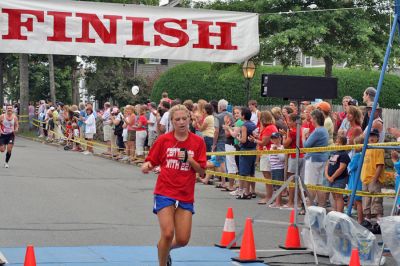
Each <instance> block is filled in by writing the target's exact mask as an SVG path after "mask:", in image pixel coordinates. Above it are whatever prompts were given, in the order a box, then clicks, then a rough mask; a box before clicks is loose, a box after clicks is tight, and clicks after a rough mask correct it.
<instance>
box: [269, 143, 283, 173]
mask: <svg viewBox="0 0 400 266" xmlns="http://www.w3.org/2000/svg"><path fill="white" fill-rule="evenodd" d="M274 146H275V144H272V145H271V150H272V148H273V147H274ZM277 149H278V150H283V145H280V146H279V147H277ZM269 162H270V163H271V170H277V169H284V168H285V154H270V155H269Z"/></svg>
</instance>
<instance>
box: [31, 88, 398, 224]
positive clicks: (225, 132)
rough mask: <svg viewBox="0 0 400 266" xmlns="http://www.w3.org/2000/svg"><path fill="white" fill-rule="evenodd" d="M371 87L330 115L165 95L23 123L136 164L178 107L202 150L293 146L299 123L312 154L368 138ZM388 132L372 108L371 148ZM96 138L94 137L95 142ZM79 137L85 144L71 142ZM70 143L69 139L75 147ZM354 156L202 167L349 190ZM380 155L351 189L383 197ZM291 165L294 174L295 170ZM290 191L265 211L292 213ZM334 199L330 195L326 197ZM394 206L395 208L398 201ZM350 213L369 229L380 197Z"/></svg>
mask: <svg viewBox="0 0 400 266" xmlns="http://www.w3.org/2000/svg"><path fill="white" fill-rule="evenodd" d="M375 94H376V90H375V89H374V88H371V87H370V88H367V89H366V90H365V91H364V94H363V103H364V104H365V105H364V106H363V107H361V106H358V102H357V101H356V100H355V99H353V98H352V97H350V96H345V97H343V99H342V107H343V110H342V111H341V112H333V111H332V106H331V104H330V103H329V102H326V101H320V102H317V103H314V104H312V103H311V102H308V101H303V102H301V104H300V106H298V105H297V102H294V101H292V102H290V103H289V104H288V105H285V106H283V107H282V108H281V107H274V108H272V109H270V110H259V109H258V106H257V102H256V101H255V100H250V101H249V102H248V105H247V106H245V107H232V106H231V105H230V104H229V103H228V102H227V101H226V100H224V99H221V100H219V101H216V100H211V101H209V102H207V101H206V100H203V99H201V100H198V101H197V102H193V101H192V100H190V99H186V100H184V101H183V102H182V100H180V99H174V100H172V99H170V98H169V97H168V94H167V93H166V92H165V93H163V95H162V98H161V100H160V102H158V103H155V102H151V101H147V102H145V103H143V104H137V105H134V106H133V105H126V106H124V107H121V108H120V107H119V106H115V105H112V104H110V103H109V102H106V103H104V105H103V108H102V109H99V110H94V108H93V105H92V104H91V103H86V104H83V103H81V104H79V106H76V105H72V106H67V105H64V104H63V103H61V102H58V103H55V104H52V103H46V102H45V101H40V102H39V103H38V104H37V107H36V109H35V107H34V106H33V104H31V105H30V106H29V119H30V121H32V119H34V118H37V119H38V120H39V121H40V126H39V128H38V134H39V137H40V138H46V140H47V141H50V142H53V141H60V142H66V143H65V145H66V146H67V147H69V148H70V149H72V150H73V151H82V152H84V153H85V154H91V153H93V152H94V148H93V141H94V140H95V139H99V137H100V139H101V140H102V141H104V143H105V145H106V149H105V150H104V153H103V155H104V156H109V157H113V158H115V159H116V160H121V161H128V162H132V163H141V162H143V161H144V159H145V155H146V154H147V150H148V149H150V148H151V147H152V145H153V144H154V142H155V141H156V140H157V137H158V136H160V135H161V134H165V133H167V132H171V131H172V130H173V126H172V123H171V121H170V118H169V109H170V108H171V107H173V106H174V105H177V104H183V105H184V106H185V107H186V108H187V109H188V110H189V112H190V114H191V117H190V119H191V123H190V131H191V132H192V133H193V134H197V135H199V136H201V137H202V138H203V139H204V142H205V144H206V148H207V152H213V151H215V152H224V151H253V150H281V149H285V148H288V149H289V148H292V149H293V148H296V147H297V146H296V134H297V132H296V131H297V123H300V124H301V126H300V133H299V134H300V146H299V148H302V147H305V148H317V147H325V146H332V145H340V146H343V145H352V144H362V143H363V142H364V136H365V135H366V133H367V132H366V130H367V125H368V121H369V117H370V116H371V109H372V104H373V100H374V97H375ZM386 131H389V132H388V133H392V134H393V135H395V136H397V137H400V131H399V130H396V129H389V130H386V129H385V125H384V123H383V120H382V110H381V108H380V107H379V106H378V108H377V109H376V112H375V115H374V117H373V123H372V129H371V132H370V136H369V139H368V142H369V143H379V142H384V139H385V134H386ZM96 136H97V137H96ZM82 139H85V140H86V141H84V142H82V141H78V142H77V141H76V140H82ZM74 140H75V141H74ZM359 158H360V150H351V151H344V150H337V151H333V152H314V153H307V154H300V160H299V164H298V165H297V163H296V155H295V154H288V155H285V154H271V155H262V156H259V157H258V156H256V155H250V156H248V155H237V156H235V155H225V156H221V155H218V156H215V155H208V156H207V159H208V163H207V168H209V169H214V170H216V171H219V172H226V173H229V174H238V175H241V176H255V173H256V169H259V171H261V172H262V175H263V177H264V178H265V179H272V180H279V181H284V180H287V179H288V178H289V177H290V176H292V175H294V174H295V173H296V170H298V173H300V177H301V178H302V179H303V180H304V182H305V184H306V185H320V186H326V187H332V188H342V189H344V188H348V189H353V188H354V187H355V186H356V183H357V182H356V176H355V175H356V171H357V167H358V159H359ZM384 159H385V158H384V150H383V149H368V150H367V152H366V155H365V158H364V164H363V166H362V169H361V182H358V184H357V190H359V191H369V192H381V190H382V187H383V184H384V182H385V181H386V180H385V178H386V177H385V174H384V171H385V161H384ZM391 159H392V161H393V163H394V167H395V169H396V171H397V175H396V189H397V187H398V183H399V179H400V162H399V155H398V153H397V152H395V151H393V152H392V153H391ZM296 166H297V167H298V169H296ZM198 181H199V182H202V183H204V184H206V185H215V186H216V187H217V188H218V189H220V190H222V191H226V192H228V193H229V194H230V195H232V197H235V198H236V199H238V200H251V199H253V198H256V197H259V200H258V201H257V203H258V204H260V205H265V204H266V203H267V202H269V201H270V199H271V197H272V195H273V193H274V191H275V190H277V189H278V187H276V186H272V185H268V184H267V185H265V187H263V190H265V191H263V193H257V194H256V190H255V183H253V182H247V181H238V182H236V181H235V180H234V179H226V178H220V177H216V176H210V175H206V176H205V177H204V178H199V180H198ZM308 192H309V193H308V195H307V202H305V203H299V204H300V205H299V207H300V208H301V211H300V214H303V213H304V206H310V205H318V206H320V207H325V208H327V207H330V208H332V209H333V210H336V211H339V212H343V211H344V209H345V208H346V207H348V206H346V205H347V203H348V200H347V199H348V197H346V196H343V195H342V194H338V193H327V192H321V191H314V190H309V191H308ZM294 194H295V192H294V189H288V190H287V191H283V192H282V193H281V194H280V195H279V196H278V197H277V198H276V200H275V201H274V202H273V203H272V204H270V205H269V207H271V208H293V207H294V196H295V195H294ZM330 194H332V195H330ZM397 206H398V207H400V206H399V203H397ZM354 209H355V210H356V212H357V219H358V222H359V223H361V224H363V225H364V226H366V227H368V226H370V225H371V223H372V221H378V222H379V218H380V217H382V216H383V203H382V198H370V197H363V198H361V197H358V196H357V197H356V198H355V203H354Z"/></svg>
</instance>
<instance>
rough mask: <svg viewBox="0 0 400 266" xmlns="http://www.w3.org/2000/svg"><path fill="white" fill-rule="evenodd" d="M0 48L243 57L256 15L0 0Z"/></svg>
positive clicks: (255, 45) (255, 41)
mask: <svg viewBox="0 0 400 266" xmlns="http://www.w3.org/2000/svg"><path fill="white" fill-rule="evenodd" d="M0 11H1V13H0V53H33V54H65V55H88V56H109V57H132V58H162V59H178V60H191V61H211V62H243V61H245V60H246V59H248V58H250V57H252V56H254V55H256V54H258V51H259V49H260V44H259V37H258V15H257V14H253V13H239V12H226V11H214V10H202V9H188V8H170V7H150V6H139V5H123V4H109V3H94V2H80V1H64V0H2V1H0Z"/></svg>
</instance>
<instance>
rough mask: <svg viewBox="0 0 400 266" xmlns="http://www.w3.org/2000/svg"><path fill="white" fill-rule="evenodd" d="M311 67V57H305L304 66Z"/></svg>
mask: <svg viewBox="0 0 400 266" xmlns="http://www.w3.org/2000/svg"><path fill="white" fill-rule="evenodd" d="M311 65H312V60H311V56H305V57H304V66H311Z"/></svg>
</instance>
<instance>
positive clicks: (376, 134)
mask: <svg viewBox="0 0 400 266" xmlns="http://www.w3.org/2000/svg"><path fill="white" fill-rule="evenodd" d="M369 135H370V136H377V137H378V138H379V130H378V129H376V128H373V129H372V130H371V133H369Z"/></svg>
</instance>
